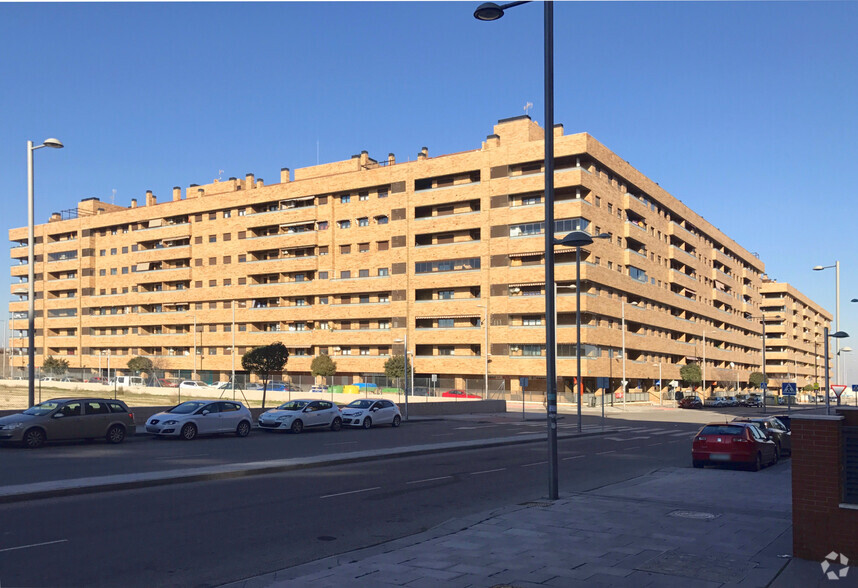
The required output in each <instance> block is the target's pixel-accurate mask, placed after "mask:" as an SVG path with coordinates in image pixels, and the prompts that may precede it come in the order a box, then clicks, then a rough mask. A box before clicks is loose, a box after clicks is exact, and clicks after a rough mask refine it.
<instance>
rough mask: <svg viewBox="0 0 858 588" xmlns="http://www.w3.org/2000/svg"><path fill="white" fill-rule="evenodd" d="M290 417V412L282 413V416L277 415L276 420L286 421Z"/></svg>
mask: <svg viewBox="0 0 858 588" xmlns="http://www.w3.org/2000/svg"><path fill="white" fill-rule="evenodd" d="M291 418H292V415H291V414H285V415H283V416H282V417H277V420H278V421H288V420H289V419H291Z"/></svg>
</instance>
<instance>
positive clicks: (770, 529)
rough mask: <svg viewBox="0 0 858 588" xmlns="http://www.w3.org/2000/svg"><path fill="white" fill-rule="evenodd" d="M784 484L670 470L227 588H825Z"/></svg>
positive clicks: (767, 475)
mask: <svg viewBox="0 0 858 588" xmlns="http://www.w3.org/2000/svg"><path fill="white" fill-rule="evenodd" d="M790 479H791V475H790V464H789V461H785V462H781V463H780V464H778V465H776V466H773V467H770V468H767V469H765V470H763V471H761V472H758V473H753V472H747V471H734V470H726V469H714V468H706V469H705V470H695V469H692V468H690V467H689V468H666V469H662V470H657V471H655V472H653V473H651V474H649V475H647V476H642V477H639V478H635V479H632V480H627V481H625V482H621V483H618V484H613V485H610V486H606V487H603V488H599V489H597V490H594V491H590V492H586V493H580V494H571V495H562V494H561V498H560V500H557V501H555V502H549V501H535V502H531V503H526V504H519V505H514V506H510V507H507V508H503V509H500V510H495V511H491V512H486V513H482V514H480V515H476V516H473V517H470V518H467V519H459V520H451V521H448V522H446V523H444V524H442V525H439V526H438V527H435V528H433V529H431V530H429V531H426V532H424V533H420V534H418V535H413V536H410V537H405V538H402V539H399V540H397V541H392V542H389V543H385V544H383V545H378V546H375V547H370V548H367V549H363V550H359V551H356V552H351V553H346V554H342V555H339V556H335V557H330V558H326V559H323V560H319V561H315V562H311V563H308V564H304V565H301V566H296V567H293V568H289V569H285V570H281V571H278V572H275V573H271V574H266V575H263V576H258V577H255V578H249V579H247V580H244V581H241V582H236V583H232V584H228V585H227V587H228V588H261V587H275V588H281V587H287V586H289V587H291V586H305V585H310V584H312V585H313V586H320V587H324V586H331V587H334V586H336V587H341V586H350V587H351V586H359V587H360V586H365V587H377V586H408V587H436V586H439V585H443V586H450V587H454V588H455V587H462V588H465V587H469V586H473V587H486V588H489V587H516V588H532V587H535V586H541V587H545V586H558V587H577V586H580V587H585V586H586V587H587V588H591V587H600V586H605V587H608V586H610V587H625V586H628V587H634V588H639V587H646V586H652V587H675V586H682V587H683V588H697V587H700V588H708V587H711V588H716V587H721V588H727V587H737V588H738V587H756V586H769V585H773V586H776V587H777V588H793V587H799V586H802V587H803V586H816V585H820V586H821V585H823V584H822V582H827V580H825V579H824V576H823V575H822V573H821V571H820V568H819V564H818V563H814V562H804V561H800V560H797V561H796V562H791V561H790V558H789V555H788V554H790V553H791V547H792V534H791V520H790V517H791V500H790V487H791V486H790ZM788 564H789V565H788ZM856 580H858V578H847V579H846V580H845V581H841V582H838V584H837V585H838V586H856V585H858V581H856ZM773 582H774V584H773ZM817 582H819V584H817Z"/></svg>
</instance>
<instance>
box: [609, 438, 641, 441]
mask: <svg viewBox="0 0 858 588" xmlns="http://www.w3.org/2000/svg"><path fill="white" fill-rule="evenodd" d="M636 439H649V437H605V440H606V441H634V440H636Z"/></svg>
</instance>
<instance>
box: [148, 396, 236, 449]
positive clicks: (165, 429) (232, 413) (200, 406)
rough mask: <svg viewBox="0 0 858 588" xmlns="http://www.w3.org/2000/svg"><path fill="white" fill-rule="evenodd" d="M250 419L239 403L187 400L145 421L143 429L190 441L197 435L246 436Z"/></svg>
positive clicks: (162, 435)
mask: <svg viewBox="0 0 858 588" xmlns="http://www.w3.org/2000/svg"><path fill="white" fill-rule="evenodd" d="M252 420H253V418H252V417H251V415H250V411H249V410H248V409H247V407H246V406H244V405H243V404H242V403H240V402H234V401H232V400H229V401H226V400H189V401H187V402H183V403H181V404H179V405H177V406H174V407H173V408H171V409H170V410H167V411H164V412H159V413H158V414H156V415H153V416H152V417H151V418H150V419H149V420H148V421H146V432H147V433H152V434H153V435H157V436H159V437H181V438H182V439H185V440H188V441H190V440H191V439H193V438H195V437H196V436H197V435H214V434H217V433H235V434H236V435H237V436H239V437H247V435H248V433H250V424H251V422H252Z"/></svg>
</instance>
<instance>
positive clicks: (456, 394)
mask: <svg viewBox="0 0 858 588" xmlns="http://www.w3.org/2000/svg"><path fill="white" fill-rule="evenodd" d="M441 397H442V398H479V399H482V398H483V397H482V396H480V395H479V394H471V393H470V392H467V391H465V390H447V391H446V392H444V393H443V394H441Z"/></svg>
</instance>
